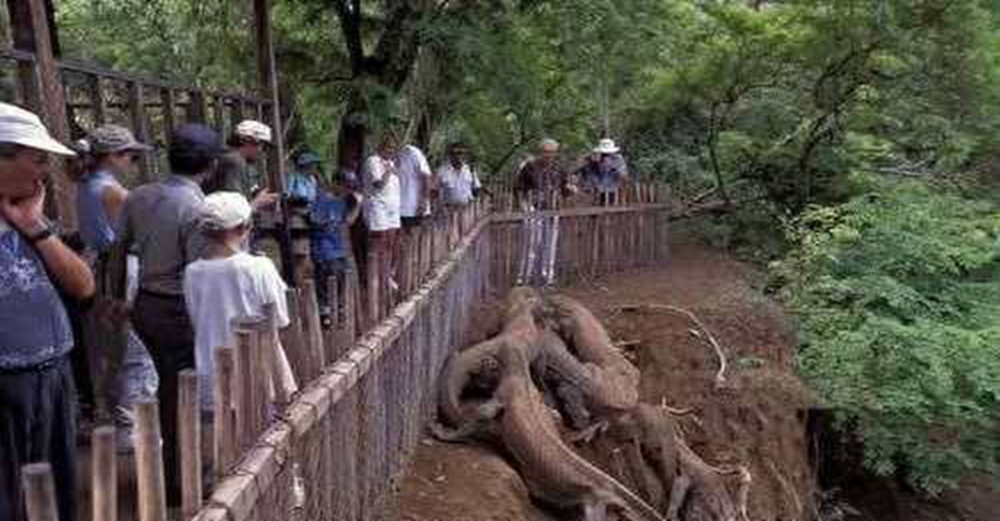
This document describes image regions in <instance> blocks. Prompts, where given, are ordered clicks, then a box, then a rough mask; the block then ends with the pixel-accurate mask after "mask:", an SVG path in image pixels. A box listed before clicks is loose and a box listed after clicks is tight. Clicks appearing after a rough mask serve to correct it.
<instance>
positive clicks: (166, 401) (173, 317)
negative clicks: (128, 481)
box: [121, 124, 225, 504]
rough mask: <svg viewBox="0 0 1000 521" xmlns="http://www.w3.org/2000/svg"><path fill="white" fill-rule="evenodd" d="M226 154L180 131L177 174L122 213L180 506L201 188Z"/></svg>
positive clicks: (201, 134) (173, 158)
mask: <svg viewBox="0 0 1000 521" xmlns="http://www.w3.org/2000/svg"><path fill="white" fill-rule="evenodd" d="M224 152H225V149H224V148H223V147H222V142H221V140H220V139H219V135H218V134H217V133H216V132H215V131H214V130H212V129H211V128H209V127H206V126H204V125H199V124H188V125H184V126H182V127H180V128H178V129H177V130H176V131H174V132H173V135H172V136H171V139H170V149H169V152H168V160H169V163H170V169H171V175H169V176H167V177H166V178H165V179H163V180H162V181H159V182H156V183H152V184H147V185H144V186H140V187H139V188H136V189H135V190H133V191H132V192H131V193H130V194H129V196H128V199H127V200H126V201H125V208H124V210H123V211H122V219H121V226H122V232H121V240H122V242H123V246H124V247H125V248H131V249H133V250H134V251H135V252H136V254H137V255H138V257H139V264H140V266H141V268H140V272H139V294H138V296H137V297H136V299H135V307H134V310H133V312H132V319H133V324H134V326H135V330H136V332H138V333H139V338H141V339H142V341H143V343H145V344H146V347H148V348H149V353H150V355H152V357H153V362H154V363H155V365H156V371H157V373H158V374H159V377H160V388H159V392H158V395H159V399H160V410H161V413H160V424H161V426H162V435H163V460H164V466H165V469H166V478H167V499H168V502H169V503H170V504H177V503H178V502H179V500H180V465H179V459H178V454H177V444H176V443H177V392H178V391H177V373H178V372H179V371H182V370H184V369H191V368H194V366H195V360H194V331H193V330H192V328H191V320H190V319H189V317H188V314H187V308H186V306H185V304H184V291H183V277H184V268H185V267H186V266H187V265H188V264H190V263H192V262H194V261H195V260H197V259H198V258H200V257H201V256H202V253H203V251H204V249H205V246H206V242H205V238H204V236H203V235H202V233H201V230H200V228H199V226H200V222H201V218H202V212H203V208H204V200H205V195H204V193H203V192H202V190H201V186H200V184H199V183H200V181H201V180H202V179H203V178H204V177H205V176H206V175H208V174H209V173H210V172H211V171H212V169H213V168H214V166H215V162H216V160H217V159H218V158H219V156H220V155H222V154H223V153H224Z"/></svg>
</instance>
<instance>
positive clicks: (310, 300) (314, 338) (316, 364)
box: [299, 279, 336, 382]
mask: <svg viewBox="0 0 1000 521" xmlns="http://www.w3.org/2000/svg"><path fill="white" fill-rule="evenodd" d="M320 282H321V281H318V280H315V279H305V280H303V281H302V284H301V286H300V287H301V291H302V293H301V294H300V295H301V298H300V299H299V316H300V318H301V321H300V323H301V325H302V341H301V342H302V343H301V345H300V346H299V349H301V351H302V352H301V356H302V357H303V360H306V361H307V363H308V367H309V371H308V373H307V375H306V376H305V378H303V380H302V381H303V382H306V381H310V380H312V379H313V378H314V377H315V376H316V375H318V374H319V371H320V370H321V369H322V368H323V367H325V366H326V361H327V360H330V361H332V360H334V359H335V358H334V357H335V356H336V354H335V353H333V351H332V349H333V346H330V345H326V342H324V341H323V328H322V324H321V323H320V318H319V303H318V302H317V300H316V286H315V285H316V284H319V283H320ZM322 282H323V283H326V284H329V281H322ZM331 300H332V299H331Z"/></svg>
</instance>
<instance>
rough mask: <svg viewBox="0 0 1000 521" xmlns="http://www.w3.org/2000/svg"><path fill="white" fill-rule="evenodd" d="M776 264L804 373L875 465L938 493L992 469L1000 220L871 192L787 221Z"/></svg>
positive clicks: (933, 197) (929, 197)
mask: <svg viewBox="0 0 1000 521" xmlns="http://www.w3.org/2000/svg"><path fill="white" fill-rule="evenodd" d="M788 228H789V235H790V239H791V240H792V242H793V244H794V245H795V247H794V249H793V251H792V253H791V254H790V255H789V256H788V257H787V258H786V259H785V260H783V261H781V262H779V263H775V264H774V265H773V268H774V269H773V273H774V274H775V275H776V276H777V279H776V280H777V282H778V283H779V284H780V286H781V295H782V297H783V300H784V301H785V302H786V303H787V304H789V306H790V307H791V308H792V309H793V310H794V311H795V312H796V313H797V314H798V317H799V319H800V321H801V324H800V326H801V335H802V336H801V349H800V352H799V362H800V368H801V370H802V372H803V374H804V375H805V376H806V377H807V378H808V379H809V380H810V381H811V383H812V384H813V386H814V387H815V388H816V389H817V390H818V391H819V392H820V394H821V396H823V397H824V399H825V400H826V405H827V406H829V407H830V408H832V409H833V411H834V412H835V413H836V415H837V418H838V420H839V423H840V424H841V425H842V426H845V427H846V426H851V427H853V428H855V429H856V432H857V434H858V435H859V436H860V438H861V440H862V441H863V443H864V447H865V463H866V465H867V466H868V467H869V468H870V469H871V470H873V471H875V472H876V473H878V474H880V475H887V474H890V473H894V474H901V475H903V476H905V477H906V478H907V479H908V481H909V482H910V483H912V484H913V485H915V486H917V487H919V488H920V489H922V490H924V491H926V492H929V493H932V494H934V493H937V492H939V491H941V490H942V489H944V488H946V487H949V486H952V485H954V484H955V483H956V480H957V479H958V478H959V477H961V475H962V474H963V473H965V472H967V471H969V470H972V469H977V470H982V471H985V472H988V473H991V474H994V475H996V470H997V456H998V447H1000V442H998V436H997V432H998V430H997V427H998V424H997V413H998V411H1000V407H998V406H1000V243H998V236H997V232H998V231H1000V214H998V212H997V210H996V208H994V207H993V206H992V205H991V204H989V203H985V202H982V201H975V200H969V199H966V198H963V197H960V196H958V195H955V194H952V193H950V192H948V191H947V190H943V189H940V188H939V187H935V186H931V185H926V184H923V183H920V182H915V181H911V182H902V183H894V184H889V183H885V182H882V183H881V184H874V185H873V186H872V189H871V190H870V191H868V193H867V194H865V195H861V196H858V197H855V198H853V199H852V200H850V201H849V202H847V203H845V204H842V205H840V206H835V207H825V208H814V209H811V210H809V211H806V212H805V213H803V214H802V215H801V216H800V217H799V218H798V219H796V220H795V221H794V222H792V223H790V225H789V227H788Z"/></svg>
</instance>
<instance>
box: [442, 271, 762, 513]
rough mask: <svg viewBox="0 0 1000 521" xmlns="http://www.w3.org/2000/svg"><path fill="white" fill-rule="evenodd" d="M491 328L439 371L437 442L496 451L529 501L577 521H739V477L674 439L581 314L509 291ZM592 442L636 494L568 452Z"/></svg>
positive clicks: (593, 322) (603, 336)
mask: <svg viewBox="0 0 1000 521" xmlns="http://www.w3.org/2000/svg"><path fill="white" fill-rule="evenodd" d="M501 323H502V327H501V329H500V331H499V332H498V333H497V334H496V335H495V336H493V337H491V338H490V339H488V340H486V341H484V342H482V343H479V344H476V345H474V346H471V347H469V348H468V349H465V350H463V351H459V352H457V353H454V354H453V355H452V356H451V357H450V358H449V359H448V361H447V363H446V364H445V367H444V369H443V371H442V374H441V376H440V379H439V389H438V410H439V422H438V423H435V424H434V425H432V429H431V430H432V432H433V433H434V435H435V436H436V437H438V438H439V439H442V440H444V441H450V442H454V441H463V440H470V439H476V440H481V441H484V442H487V443H489V444H491V445H493V446H495V447H497V448H499V449H501V450H502V451H503V452H504V453H505V454H506V455H507V456H508V458H509V459H510V460H511V463H512V464H513V465H514V467H515V468H516V469H517V471H518V473H519V474H520V475H521V477H522V478H523V480H524V482H525V485H526V486H527V488H528V491H529V493H530V494H531V495H532V497H533V498H535V499H536V500H537V501H539V502H541V503H544V504H547V505H551V506H553V507H556V508H560V509H577V510H578V511H579V512H582V516H583V519H584V520H585V521H605V520H609V519H616V518H617V519H626V520H630V521H664V520H669V521H681V520H683V521H737V520H738V519H741V520H742V521H747V519H746V497H745V496H746V491H747V490H748V487H749V480H750V475H749V473H748V472H747V471H746V469H744V468H742V467H739V468H736V469H733V470H720V469H716V468H713V467H711V466H709V465H708V464H706V463H705V462H704V461H703V460H701V458H699V457H698V456H697V455H696V454H695V453H694V452H693V451H692V450H691V449H690V448H688V446H687V445H686V444H685V443H684V441H683V439H682V437H681V433H680V431H679V429H678V428H677V427H676V425H675V422H674V418H673V416H672V413H671V411H670V410H668V409H667V408H666V407H663V406H657V405H651V404H646V403H641V402H640V401H639V378H640V373H639V370H638V369H637V368H636V367H635V366H634V365H633V364H632V363H631V362H630V361H629V360H628V359H627V358H626V357H625V356H624V354H623V353H622V352H621V351H620V350H619V349H618V348H617V347H616V346H615V345H614V343H613V342H612V340H611V338H610V336H609V335H608V333H607V331H606V330H605V329H604V327H603V326H602V325H601V323H600V321H599V320H598V319H597V318H596V317H595V316H594V315H593V314H592V313H591V312H590V311H589V310H588V309H587V308H586V307H584V306H583V305H582V304H580V303H579V302H577V301H575V300H573V299H571V298H569V297H566V296H563V295H558V294H552V295H548V294H542V293H540V292H538V291H537V290H534V289H531V288H524V287H520V288H515V289H514V290H512V291H511V293H510V294H509V295H508V297H507V299H506V301H505V302H504V305H503V312H502V321H501ZM560 425H562V426H563V427H564V428H563V429H560ZM564 431H569V432H568V433H567V434H564V433H563V432H564ZM599 435H606V436H608V437H609V438H610V439H611V440H612V441H613V442H614V443H615V444H616V445H617V446H618V447H619V448H620V450H621V451H622V453H623V454H624V456H625V461H626V463H627V464H628V465H629V466H630V467H631V468H632V469H633V471H637V472H634V474H635V475H638V476H641V479H638V480H636V481H637V482H638V483H637V485H636V488H637V490H636V491H633V490H630V489H629V488H628V487H626V486H625V485H623V484H622V483H621V482H620V481H618V480H616V479H615V478H613V477H612V476H611V475H609V474H608V473H607V472H604V471H603V470H601V469H600V468H598V467H597V466H596V465H594V464H592V463H591V462H589V461H588V460H587V459H585V458H583V457H582V456H580V455H579V454H578V453H577V452H576V451H575V450H574V449H573V448H571V444H573V443H589V442H590V441H591V440H593V439H594V438H595V437H596V436H599ZM730 473H733V474H738V476H739V486H738V490H739V491H738V492H737V494H736V495H737V501H734V500H733V499H732V497H731V496H730V494H729V492H728V490H727V488H726V486H725V483H724V481H723V479H722V477H721V476H722V475H724V474H730ZM737 503H739V504H740V505H741V506H740V507H739V508H738V507H737V506H736V505H737ZM615 516H617V517H615Z"/></svg>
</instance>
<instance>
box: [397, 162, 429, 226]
mask: <svg viewBox="0 0 1000 521" xmlns="http://www.w3.org/2000/svg"><path fill="white" fill-rule="evenodd" d="M395 159H396V173H397V175H398V176H399V192H400V199H399V215H400V217H401V218H402V225H403V228H413V227H414V226H418V225H419V224H420V221H421V220H422V219H423V217H424V216H426V215H429V214H430V213H431V205H430V202H431V199H430V191H431V184H432V182H433V177H432V173H431V165H430V163H429V162H428V161H427V156H425V155H424V153H423V152H422V151H421V150H420V149H419V148H417V147H415V146H413V145H404V146H403V147H401V148H400V149H399V151H398V152H397V153H396V157H395Z"/></svg>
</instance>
